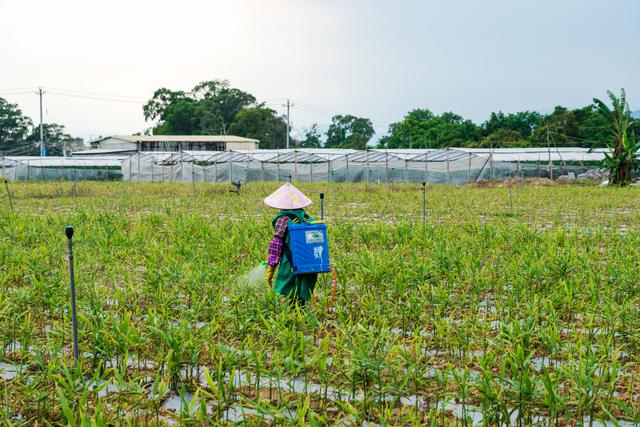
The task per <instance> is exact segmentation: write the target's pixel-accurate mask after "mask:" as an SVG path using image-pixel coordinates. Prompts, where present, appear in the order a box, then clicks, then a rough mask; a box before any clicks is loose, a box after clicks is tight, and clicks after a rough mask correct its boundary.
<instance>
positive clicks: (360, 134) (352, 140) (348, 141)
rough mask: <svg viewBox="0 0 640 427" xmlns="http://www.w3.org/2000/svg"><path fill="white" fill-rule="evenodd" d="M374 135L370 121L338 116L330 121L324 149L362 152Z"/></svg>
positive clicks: (361, 118) (350, 116)
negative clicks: (344, 149)
mask: <svg viewBox="0 0 640 427" xmlns="http://www.w3.org/2000/svg"><path fill="white" fill-rule="evenodd" d="M375 133H376V132H375V130H374V129H373V123H371V120H369V119H366V118H364V117H356V116H352V115H349V114H348V115H346V116H343V115H340V114H338V115H335V116H333V118H332V119H331V125H330V126H329V129H328V130H327V141H326V143H325V147H328V148H353V149H355V150H364V149H366V148H367V144H368V143H369V141H370V140H371V138H372V137H373V135H374V134H375Z"/></svg>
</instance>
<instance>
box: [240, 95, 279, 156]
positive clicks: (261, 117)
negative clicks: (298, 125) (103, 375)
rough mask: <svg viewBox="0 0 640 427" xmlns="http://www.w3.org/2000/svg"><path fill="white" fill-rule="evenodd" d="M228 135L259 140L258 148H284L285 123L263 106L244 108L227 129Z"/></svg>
mask: <svg viewBox="0 0 640 427" xmlns="http://www.w3.org/2000/svg"><path fill="white" fill-rule="evenodd" d="M229 133H231V134H233V135H237V136H243V137H246V138H254V139H258V140H260V148H284V147H285V145H286V139H287V122H286V121H285V119H284V118H283V117H281V116H278V113H276V111H274V110H272V109H271V108H267V107H265V106H264V105H258V106H255V107H250V108H244V109H242V110H240V111H239V112H238V113H237V114H236V117H235V120H234V122H233V123H232V124H231V126H230V127H229Z"/></svg>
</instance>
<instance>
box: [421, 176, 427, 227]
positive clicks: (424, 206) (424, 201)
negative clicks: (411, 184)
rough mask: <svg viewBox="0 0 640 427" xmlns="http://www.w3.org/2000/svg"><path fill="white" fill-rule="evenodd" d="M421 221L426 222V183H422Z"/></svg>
mask: <svg viewBox="0 0 640 427" xmlns="http://www.w3.org/2000/svg"><path fill="white" fill-rule="evenodd" d="M422 222H423V223H426V222H427V183H426V182H423V183H422Z"/></svg>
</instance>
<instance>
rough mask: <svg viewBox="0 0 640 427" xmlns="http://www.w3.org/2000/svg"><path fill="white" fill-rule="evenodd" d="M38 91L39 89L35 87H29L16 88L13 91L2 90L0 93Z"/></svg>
mask: <svg viewBox="0 0 640 427" xmlns="http://www.w3.org/2000/svg"><path fill="white" fill-rule="evenodd" d="M35 89H37V87H35V86H29V87H16V88H13V89H0V92H17V91H22V90H29V91H33V90H35Z"/></svg>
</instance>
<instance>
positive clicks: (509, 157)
mask: <svg viewBox="0 0 640 427" xmlns="http://www.w3.org/2000/svg"><path fill="white" fill-rule="evenodd" d="M605 152H606V150H605V149H593V150H589V149H584V148H573V147H571V148H568V147H562V148H552V149H549V148H512V149H505V148H503V149H477V148H448V149H413V150H411V149H397V150H382V149H370V150H361V151H358V150H348V149H291V150H255V151H182V152H141V153H135V154H132V155H123V156H74V157H3V158H2V159H1V160H0V163H1V165H2V169H1V172H0V173H1V175H2V176H3V177H5V178H8V179H11V180H21V181H33V180H68V181H78V180H125V181H131V182H251V181H271V182H274V181H296V182H368V183H421V182H426V183H428V184H466V183H471V182H476V181H480V180H487V179H504V178H512V177H523V178H531V177H540V178H552V179H553V178H557V177H559V176H561V175H566V174H568V173H574V174H576V175H578V174H579V173H582V172H585V171H586V170H588V169H593V168H597V167H598V165H599V163H600V162H601V161H602V160H603V159H604V157H605Z"/></svg>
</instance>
